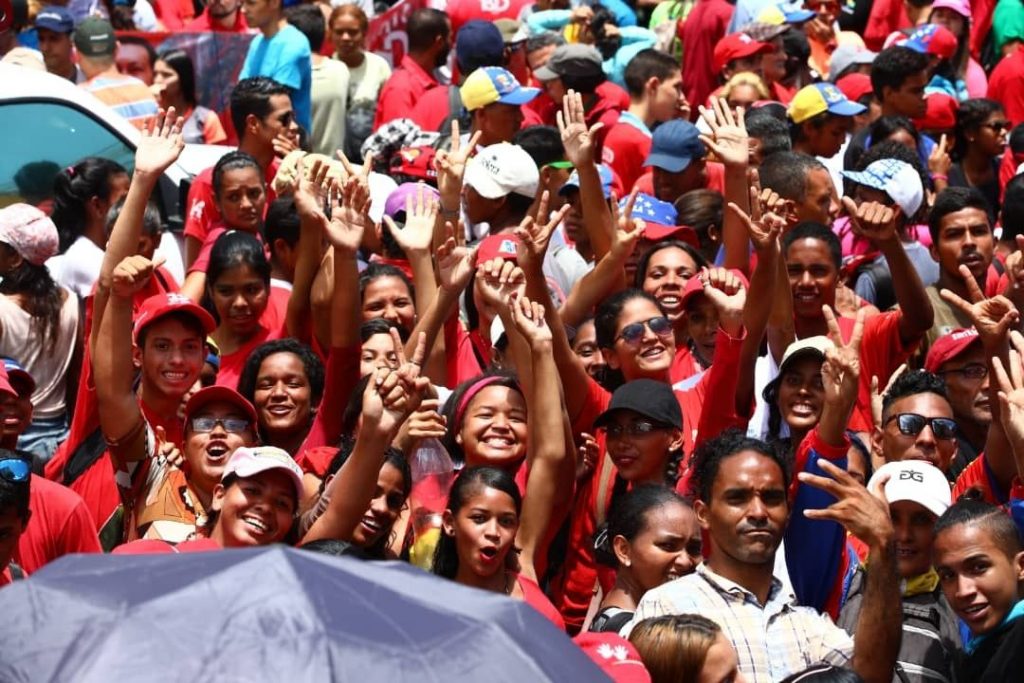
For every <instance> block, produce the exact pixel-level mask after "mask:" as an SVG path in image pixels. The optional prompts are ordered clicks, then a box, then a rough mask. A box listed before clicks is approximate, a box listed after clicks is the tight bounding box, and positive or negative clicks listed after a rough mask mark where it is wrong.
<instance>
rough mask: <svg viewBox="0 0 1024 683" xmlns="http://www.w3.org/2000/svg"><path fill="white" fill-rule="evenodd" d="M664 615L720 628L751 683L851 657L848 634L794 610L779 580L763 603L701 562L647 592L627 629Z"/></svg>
mask: <svg viewBox="0 0 1024 683" xmlns="http://www.w3.org/2000/svg"><path fill="white" fill-rule="evenodd" d="M666 614H701V615H703V616H705V617H707V618H708V619H711V620H712V621H714V622H715V623H716V624H718V625H719V626H720V627H721V628H722V631H723V633H725V636H726V638H728V639H729V640H730V641H731V642H732V644H733V647H735V648H736V655H737V657H738V658H739V670H740V671H741V672H743V675H744V676H746V677H747V678H748V680H751V681H756V682H763V683H771V682H772V681H778V680H781V679H783V678H785V677H786V676H789V675H790V674H794V673H797V672H799V671H803V670H804V669H806V668H807V667H809V666H812V665H814V664H820V663H823V662H824V663H828V664H835V665H839V666H843V665H847V664H848V663H849V660H850V658H851V657H852V655H853V640H852V639H851V638H850V636H849V635H847V633H846V632H845V631H844V630H843V629H841V628H839V627H838V626H836V625H835V624H834V623H832V620H831V619H830V618H829V617H828V615H824V614H820V613H818V612H817V611H816V610H813V609H811V608H809V607H800V606H798V605H797V604H796V597H795V596H794V595H793V592H792V591H790V590H784V589H783V586H782V583H781V582H780V581H779V580H778V579H773V580H772V587H771V590H770V591H769V593H768V602H767V603H765V604H764V605H761V604H760V603H759V602H758V600H757V597H755V596H754V594H753V593H751V592H750V591H748V590H747V589H745V588H743V587H742V586H740V585H739V584H737V583H733V582H732V581H730V580H728V579H726V578H724V577H722V576H719V575H718V574H715V573H714V572H713V571H711V570H710V569H709V568H708V567H707V565H705V564H701V565H699V566H698V567H697V571H696V572H694V573H693V574H690V575H689V576H684V577H682V578H679V579H676V580H674V581H670V582H669V583H666V584H664V585H663V586H659V587H658V588H655V589H653V590H650V591H648V592H647V593H646V594H645V595H644V597H643V599H642V600H641V601H640V604H639V606H638V607H637V610H636V615H635V616H634V617H633V621H632V622H630V624H629V626H628V627H627V629H630V630H631V629H632V628H633V627H634V626H635V625H636V624H638V623H639V622H641V621H643V620H644V619H649V618H651V617H658V616H662V615H666Z"/></svg>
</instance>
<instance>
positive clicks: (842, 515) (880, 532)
mask: <svg viewBox="0 0 1024 683" xmlns="http://www.w3.org/2000/svg"><path fill="white" fill-rule="evenodd" d="M818 466H819V467H821V469H823V470H824V471H825V472H826V473H827V474H828V475H829V476H830V477H832V478H831V479H829V478H828V477H820V476H818V475H816V474H811V473H810V472H800V473H799V474H797V477H798V478H799V479H800V482H801V483H803V484H807V485H808V486H813V487H814V488H816V489H821V490H822V491H824V492H825V493H828V494H831V495H832V496H834V497H835V498H836V502H835V503H833V504H832V505H829V506H828V507H827V508H825V509H824V510H805V511H804V515H805V516H806V517H807V518H808V519H824V520H831V521H833V522H839V523H840V524H842V525H843V527H845V528H846V530H847V531H849V532H850V533H851V534H853V535H854V536H856V537H857V538H859V539H860V540H862V541H864V542H865V543H867V544H868V547H870V548H878V547H882V546H885V545H888V544H889V543H890V542H891V541H892V539H893V536H894V532H893V526H892V520H891V519H890V518H889V503H888V501H886V499H885V491H884V489H883V486H884V485H885V482H886V481H887V480H888V477H886V476H882V477H879V479H878V481H877V482H876V483H875V484H874V485H873V486H872V490H871V491H870V492H869V491H868V490H867V489H866V488H864V486H863V485H862V484H861V483H860V482H858V481H857V480H856V479H854V478H853V476H852V475H850V474H849V473H848V472H847V471H846V470H844V469H842V468H840V467H836V466H835V465H833V464H832V463H831V462H829V461H828V460H825V459H824V458H821V459H819V460H818Z"/></svg>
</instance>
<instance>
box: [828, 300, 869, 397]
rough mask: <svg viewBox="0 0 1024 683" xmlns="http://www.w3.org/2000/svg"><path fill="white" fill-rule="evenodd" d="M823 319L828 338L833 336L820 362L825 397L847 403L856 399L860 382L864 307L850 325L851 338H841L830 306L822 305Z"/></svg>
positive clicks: (840, 332) (837, 323) (841, 334)
mask: <svg viewBox="0 0 1024 683" xmlns="http://www.w3.org/2000/svg"><path fill="white" fill-rule="evenodd" d="M821 312H822V315H824V316H825V323H826V324H827V325H828V338H829V339H831V340H832V345H833V346H832V348H831V349H828V350H826V351H825V362H824V363H822V365H821V379H822V384H823V385H824V388H825V401H826V402H828V403H833V404H840V405H841V404H844V403H846V404H849V405H850V406H852V405H853V403H854V402H855V401H856V400H857V389H858V386H859V382H860V342H861V339H862V338H863V336H864V319H865V313H864V311H863V310H860V311H858V312H857V322H856V323H854V326H853V334H851V335H850V341H849V342H844V341H843V333H842V331H841V330H840V329H839V322H838V321H837V320H836V315H835V313H833V312H832V308H831V307H830V306H822V307H821Z"/></svg>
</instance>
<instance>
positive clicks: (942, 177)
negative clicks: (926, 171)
mask: <svg viewBox="0 0 1024 683" xmlns="http://www.w3.org/2000/svg"><path fill="white" fill-rule="evenodd" d="M932 180H945V181H946V182H947V183H948V182H949V176H948V175H946V174H945V173H932Z"/></svg>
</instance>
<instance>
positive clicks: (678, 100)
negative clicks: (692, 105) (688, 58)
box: [601, 49, 689, 188]
mask: <svg viewBox="0 0 1024 683" xmlns="http://www.w3.org/2000/svg"><path fill="white" fill-rule="evenodd" d="M625 79H626V87H627V89H628V91H629V109H628V110H626V111H624V112H622V114H621V115H620V116H619V120H618V122H617V123H616V124H615V125H614V126H612V127H611V129H610V130H609V131H608V134H607V135H606V136H605V139H604V147H603V149H602V151H601V161H602V162H603V163H605V164H607V165H608V166H610V167H611V169H612V170H613V171H615V173H616V174H618V176H619V179H620V180H621V181H622V185H623V187H626V188H631V187H633V185H634V184H635V183H636V181H637V179H639V178H640V176H641V175H643V165H644V162H645V161H646V160H647V155H648V153H649V152H650V151H651V128H652V127H653V126H654V125H655V124H658V123H662V122H664V121H668V120H670V119H674V118H686V116H687V115H688V114H689V104H688V103H687V101H686V96H685V95H684V94H683V89H682V74H681V72H680V70H679V63H678V62H677V61H676V60H675V59H674V58H673V57H671V56H669V55H667V54H665V53H664V52H659V51H658V50H654V49H649V50H643V51H641V52H639V53H637V55H636V56H635V57H633V59H632V60H630V62H629V64H628V65H627V66H626V71H625Z"/></svg>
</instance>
